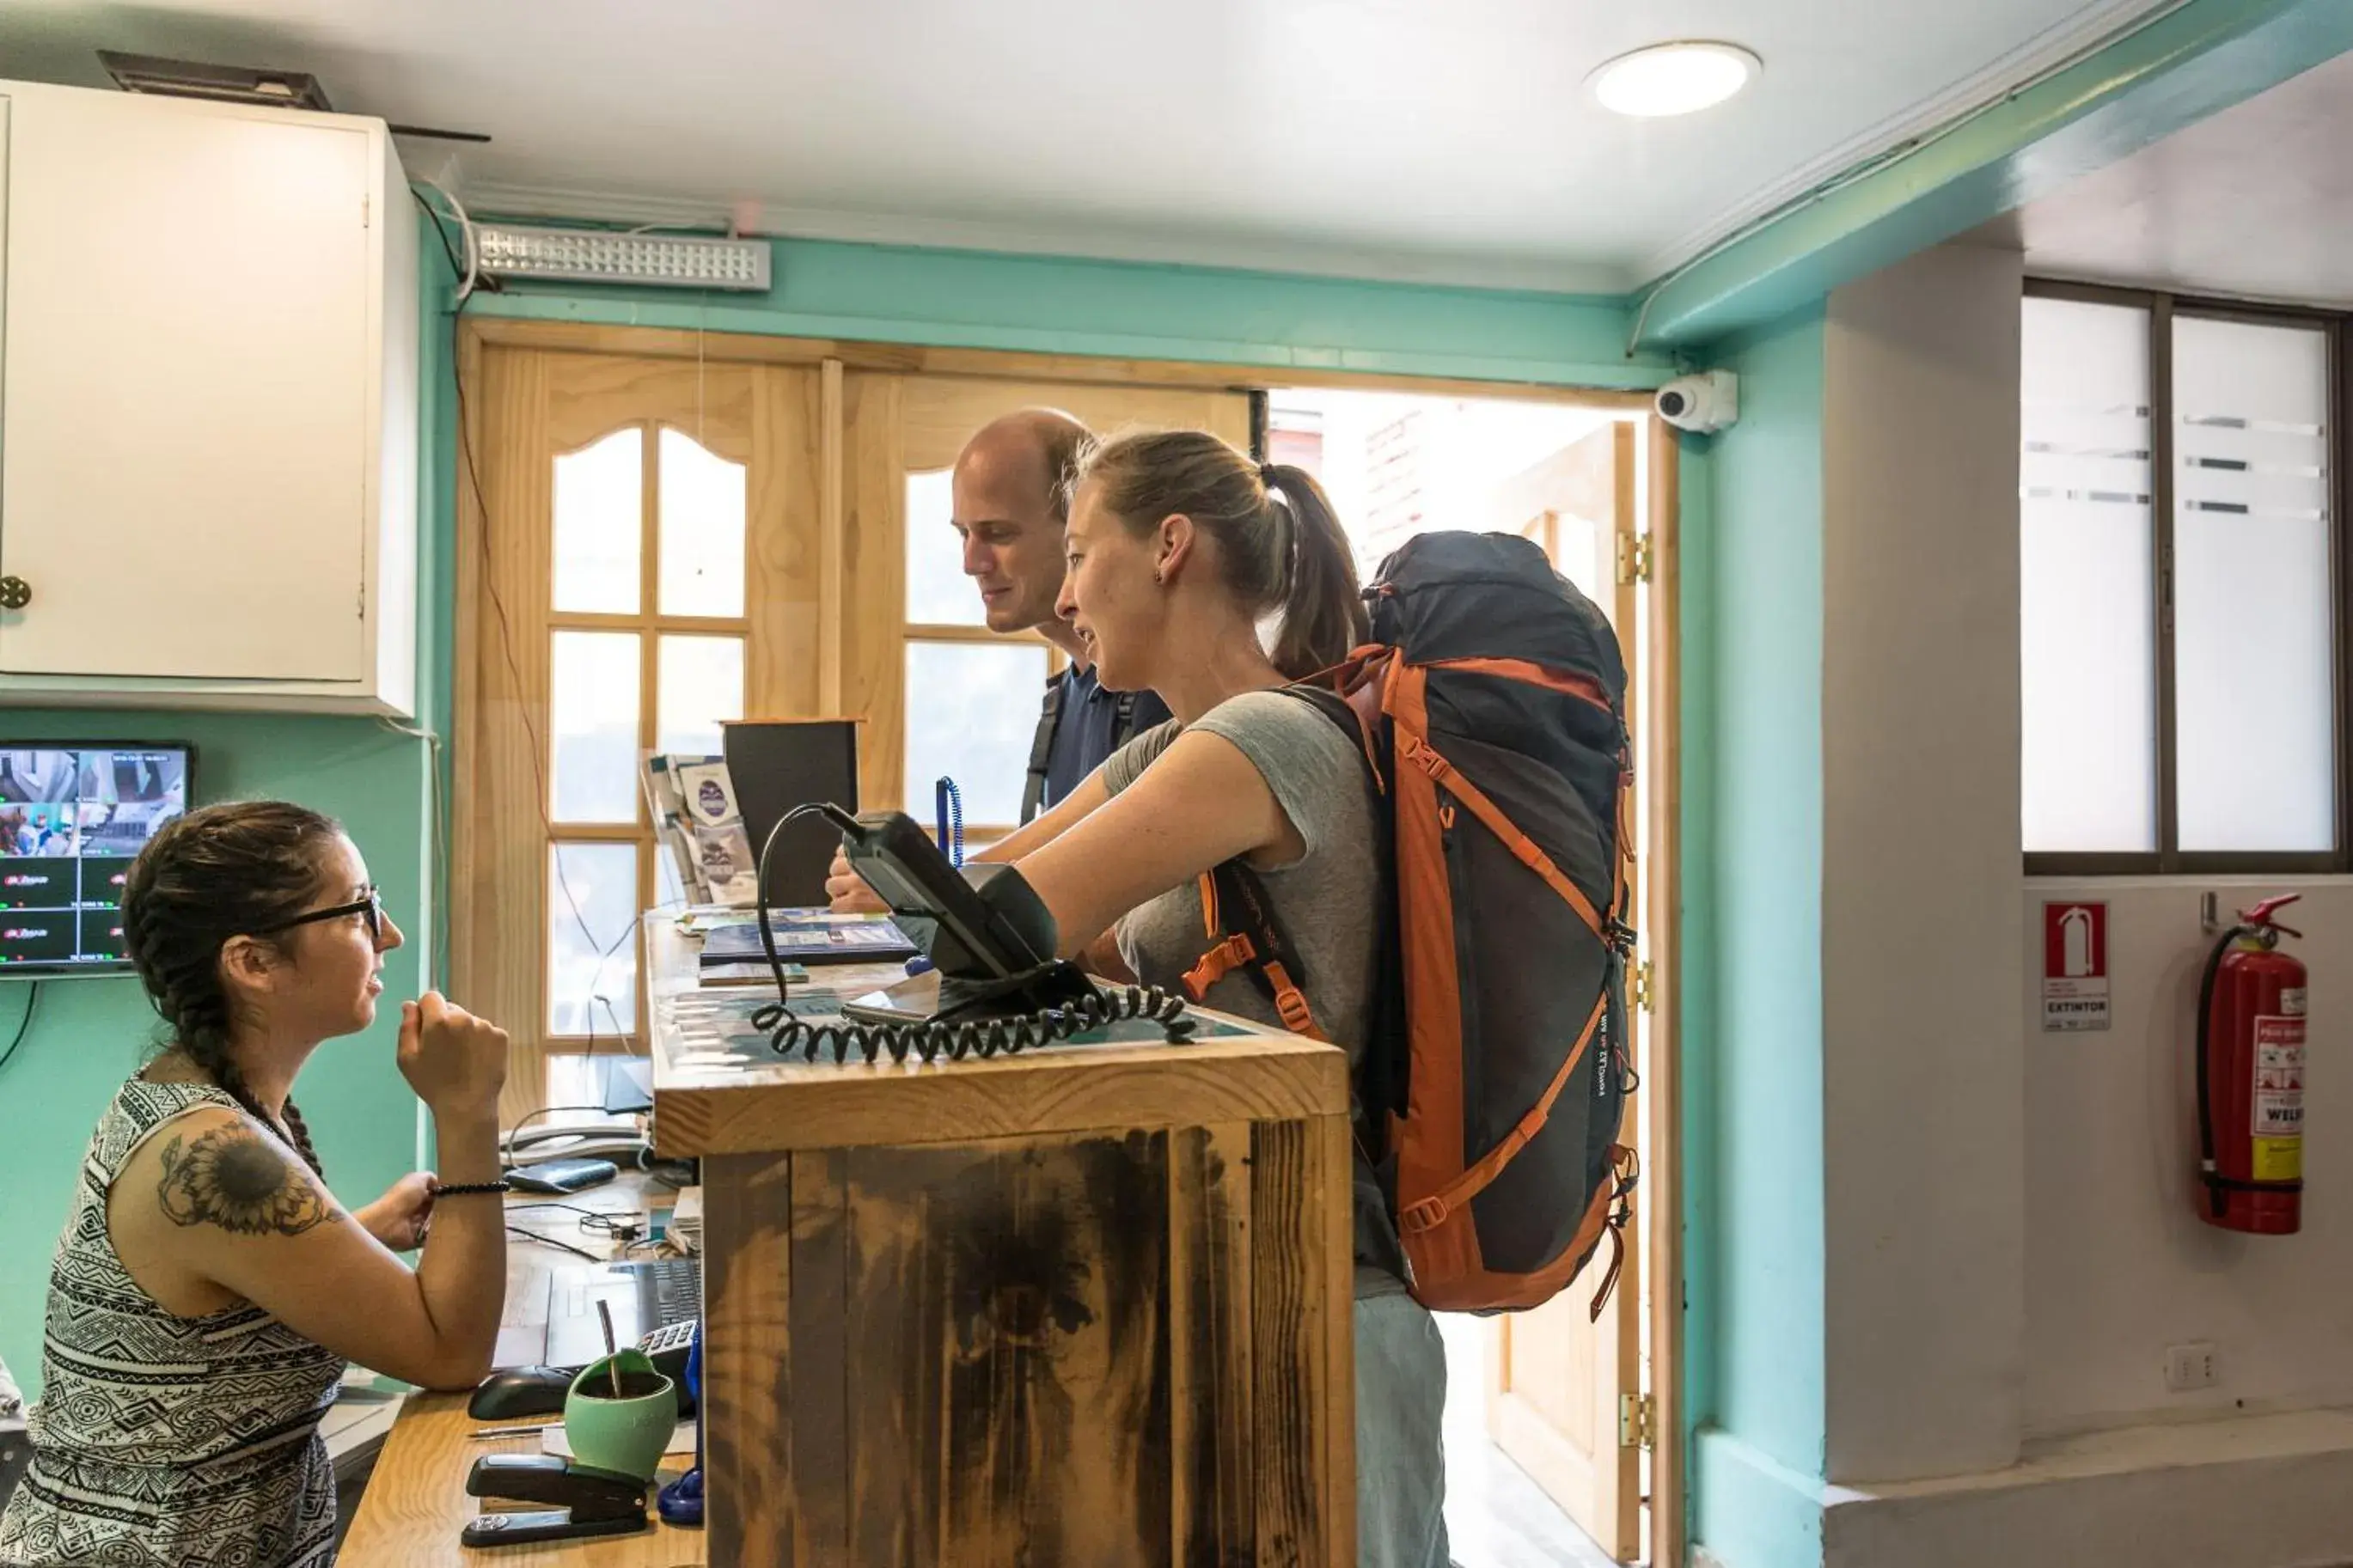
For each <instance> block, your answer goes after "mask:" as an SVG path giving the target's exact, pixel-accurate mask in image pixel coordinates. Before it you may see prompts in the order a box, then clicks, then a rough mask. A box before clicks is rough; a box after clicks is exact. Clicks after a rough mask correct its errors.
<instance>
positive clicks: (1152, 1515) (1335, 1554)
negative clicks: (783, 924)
mask: <svg viewBox="0 0 2353 1568" xmlns="http://www.w3.org/2000/svg"><path fill="white" fill-rule="evenodd" d="M646 939H647V949H648V954H649V961H650V962H649V973H650V974H651V975H652V977H653V993H654V994H653V997H652V1006H651V1013H652V1016H653V1019H654V1028H653V1052H654V1105H655V1111H654V1118H655V1143H656V1148H657V1150H658V1152H660V1153H662V1154H664V1155H673V1156H688V1155H692V1156H696V1157H699V1158H700V1159H702V1162H703V1165H702V1187H703V1204H704V1219H703V1252H704V1258H705V1262H704V1266H703V1267H704V1275H703V1298H704V1314H705V1329H704V1333H705V1338H704V1353H705V1357H706V1362H705V1367H706V1372H705V1376H706V1388H705V1400H706V1402H707V1422H706V1445H707V1467H708V1468H707V1479H708V1485H709V1494H708V1495H709V1499H710V1501H709V1536H710V1538H709V1552H710V1561H711V1563H712V1564H714V1565H717V1568H729V1565H733V1564H767V1563H778V1564H782V1563H790V1564H794V1565H795V1568H824V1565H829V1564H837V1563H843V1564H848V1563H855V1564H860V1565H861V1568H863V1565H866V1564H878V1563H893V1564H895V1563H925V1564H930V1563H941V1564H948V1563H956V1564H963V1563H972V1564H982V1563H1067V1564H1095V1563H1103V1564H1113V1563H1116V1564H1131V1563H1133V1564H1148V1563H1220V1564H1226V1563H1261V1564H1267V1565H1270V1568H1271V1565H1274V1564H1283V1565H1290V1564H1303V1563H1313V1564H1329V1565H1331V1568H1345V1565H1347V1564H1352V1563H1354V1562H1355V1561H1356V1540H1355V1537H1356V1481H1355V1453H1354V1427H1353V1404H1354V1400H1353V1367H1352V1363H1351V1359H1350V1346H1349V1302H1350V1296H1351V1280H1352V1275H1353V1269H1352V1266H1351V1261H1350V1258H1351V1237H1350V1231H1349V1131H1348V1120H1347V1115H1348V1084H1347V1068H1346V1061H1345V1058H1344V1057H1343V1055H1342V1054H1341V1052H1340V1051H1339V1050H1337V1049H1336V1048H1335V1047H1331V1046H1327V1045H1322V1044H1318V1043H1315V1042H1313V1041H1308V1040H1303V1039H1301V1038H1299V1037H1295V1036H1292V1035H1286V1034H1280V1033H1271V1032H1268V1031H1264V1030H1261V1029H1258V1028H1256V1027H1255V1026H1249V1025H1244V1024H1240V1022H1239V1021H1238V1020H1233V1019H1228V1018H1221V1017H1219V1016H1217V1015H1203V1017H1204V1018H1205V1019H1207V1020H1210V1021H1211V1026H1212V1027H1216V1026H1225V1032H1221V1033H1215V1034H1209V1035H1208V1037H1204V1038H1201V1039H1199V1040H1198V1041H1197V1042H1195V1043H1193V1044H1189V1045H1167V1044H1163V1043H1159V1042H1157V1041H1153V1042H1150V1043H1136V1044H1121V1045H1098V1046H1063V1047H1053V1048H1050V1049H1046V1050H1040V1051H1033V1052H1028V1053H1024V1054H1022V1055H1019V1056H1014V1057H1000V1058H996V1059H993V1060H988V1061H981V1060H976V1059H967V1060H965V1061H963V1062H957V1063H950V1062H946V1061H942V1062H939V1063H936V1064H933V1065H928V1066H923V1065H913V1064H910V1065H904V1066H902V1065H899V1064H895V1063H892V1062H891V1061H890V1060H889V1059H888V1058H884V1059H883V1060H882V1061H881V1063H880V1064H877V1065H871V1066H870V1065H868V1064H866V1063H865V1062H863V1061H860V1060H858V1059H857V1058H854V1057H853V1058H852V1059H851V1060H850V1062H849V1063H848V1064H846V1065H839V1066H837V1065H834V1064H833V1063H832V1062H830V1060H827V1061H824V1062H821V1063H820V1064H818V1065H810V1064H808V1063H806V1062H803V1061H802V1060H800V1059H799V1058H797V1057H796V1058H791V1059H789V1060H787V1059H786V1058H781V1057H778V1056H777V1055H776V1053H775V1052H774V1051H773V1050H771V1049H769V1048H768V1047H767V1045H766V1043H765V1040H755V1039H754V1038H753V1037H751V1036H750V1035H749V1034H748V1033H747V1032H746V1030H745V1029H744V1026H742V1025H741V1023H740V1013H741V1010H742V1008H743V1007H746V1006H748V1005H749V1004H750V1003H751V1002H753V1001H754V1000H757V999H758V998H759V997H760V996H761V995H762V994H763V993H761V992H758V991H755V990H753V989H750V988H739V987H725V988H720V987H712V988H708V989H705V988H702V987H701V986H700V984H699V973H698V963H697V959H698V954H697V952H696V951H695V950H696V942H695V939H693V938H691V937H688V936H685V935H682V934H681V932H680V931H679V930H678V929H677V925H676V922H675V921H674V920H673V919H671V918H670V917H669V916H665V915H659V914H656V915H649V917H648V918H647V922H646ZM812 973H813V978H814V982H815V983H816V984H820V985H828V986H836V987H839V986H840V985H841V984H844V983H845V982H849V983H852V984H861V985H863V984H872V983H874V982H875V981H877V980H888V979H894V978H898V970H897V966H895V965H892V966H889V968H888V969H887V970H884V971H881V972H879V973H878V972H876V971H873V970H867V971H862V972H848V973H846V972H844V971H840V970H830V971H829V970H828V969H824V968H820V969H818V970H815V971H813V972H812ZM767 994H772V993H767ZM723 997H740V998H741V999H742V1003H741V1004H740V1005H738V1004H734V1003H730V1002H724V1001H721V1000H719V999H720V998H723ZM1205 1033H1206V1031H1205Z"/></svg>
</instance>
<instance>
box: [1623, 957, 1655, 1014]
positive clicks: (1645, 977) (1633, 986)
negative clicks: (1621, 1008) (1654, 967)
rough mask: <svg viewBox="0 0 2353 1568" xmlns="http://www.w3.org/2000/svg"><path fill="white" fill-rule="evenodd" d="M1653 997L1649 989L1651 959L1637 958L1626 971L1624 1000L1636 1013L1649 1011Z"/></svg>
mask: <svg viewBox="0 0 2353 1568" xmlns="http://www.w3.org/2000/svg"><path fill="white" fill-rule="evenodd" d="M1654 1000H1655V997H1654V994H1653V993H1652V990H1651V961H1650V960H1649V959H1647V958H1643V959H1637V960H1636V961H1635V963H1634V967H1633V968H1631V969H1630V970H1628V971H1627V972H1626V1002H1627V1005H1629V1006H1630V1007H1632V1008H1633V1009H1634V1011H1636V1012H1637V1013H1647V1012H1649V1011H1651V1006H1652V1005H1653V1003H1654Z"/></svg>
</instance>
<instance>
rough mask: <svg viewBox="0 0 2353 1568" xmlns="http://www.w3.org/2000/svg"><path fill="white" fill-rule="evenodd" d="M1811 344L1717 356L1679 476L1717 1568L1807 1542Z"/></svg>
mask: <svg viewBox="0 0 2353 1568" xmlns="http://www.w3.org/2000/svg"><path fill="white" fill-rule="evenodd" d="M1823 352H1824V342H1823V328H1822V319H1821V316H1820V312H1819V311H1811V312H1807V313H1804V314H1802V315H1800V316H1798V317H1795V318H1793V319H1791V320H1790V321H1786V322H1783V323H1779V324H1778V325H1776V326H1775V327H1773V328H1771V329H1768V330H1767V331H1766V332H1764V333H1762V334H1760V335H1758V336H1757V337H1756V338H1754V339H1752V340H1750V341H1748V342H1746V343H1743V344H1739V345H1736V346H1734V347H1732V348H1730V349H1727V350H1726V351H1725V353H1722V354H1720V355H1719V356H1717V361H1716V362H1717V363H1727V364H1729V365H1730V367H1731V368H1733V369H1734V370H1736V371H1737V372H1738V373H1739V374H1740V377H1741V388H1740V392H1741V410H1740V422H1739V423H1738V424H1737V425H1736V426H1734V427H1733V428H1732V429H1730V430H1728V431H1726V432H1725V433H1724V434H1723V435H1720V436H1716V437H1711V438H1708V439H1707V440H1706V441H1705V442H1704V443H1697V442H1695V443H1694V452H1693V454H1692V456H1691V457H1690V458H1687V459H1686V461H1687V468H1688V470H1695V475H1694V473H1691V472H1688V471H1687V478H1695V480H1696V482H1692V483H1690V484H1689V485H1688V486H1687V488H1686V489H1684V491H1683V494H1684V495H1685V496H1687V497H1689V498H1691V500H1690V501H1689V502H1688V503H1687V505H1686V507H1685V510H1684V516H1683V527H1684V530H1685V539H1684V584H1685V586H1684V602H1685V606H1686V613H1685V619H1684V627H1685V630H1684V637H1685V644H1684V658H1685V665H1684V668H1685V671H1686V676H1685V701H1686V704H1687V708H1686V721H1685V736H1686V739H1685V742H1684V744H1685V778H1684V789H1685V797H1684V800H1685V804H1684V820H1685V831H1686V834H1687V836H1688V837H1687V843H1686V849H1685V854H1686V860H1685V865H1686V873H1685V874H1686V877H1687V879H1688V880H1687V882H1686V885H1685V889H1684V900H1685V907H1686V910H1687V914H1686V920H1687V921H1688V924H1687V926H1686V937H1687V941H1688V943H1689V947H1688V951H1687V955H1686V965H1685V976H1686V979H1685V986H1686V989H1685V992H1684V1005H1685V1009H1686V1013H1685V1016H1686V1018H1687V1020H1688V1029H1687V1033H1686V1035H1685V1041H1684V1048H1685V1052H1686V1058H1685V1060H1686V1069H1685V1079H1684V1081H1685V1084H1686V1085H1687V1089H1686V1093H1687V1097H1688V1098H1687V1100H1686V1105H1685V1126H1686V1129H1687V1131H1688V1132H1689V1143H1688V1152H1687V1155H1686V1160H1687V1165H1686V1171H1687V1176H1686V1179H1687V1181H1688V1183H1689V1185H1690V1196H1689V1200H1688V1205H1687V1215H1688V1223H1689V1230H1688V1232H1687V1235H1688V1239H1689V1246H1688V1247H1687V1253H1686V1263H1685V1267H1686V1270H1687V1274H1688V1285H1687V1290H1686V1298H1687V1300H1688V1301H1689V1303H1690V1305H1689V1309H1688V1310H1689V1317H1688V1319H1687V1323H1686V1384H1685V1387H1686V1391H1687V1395H1688V1398H1689V1402H1690V1408H1691V1413H1692V1420H1693V1424H1694V1427H1695V1429H1696V1430H1695V1436H1694V1487H1693V1497H1694V1515H1693V1520H1692V1525H1693V1531H1694V1539H1695V1540H1697V1541H1698V1542H1701V1543H1702V1544H1704V1545H1706V1546H1707V1547H1708V1548H1709V1549H1710V1550H1711V1551H1713V1552H1715V1553H1716V1555H1717V1556H1718V1557H1719V1558H1720V1559H1721V1560H1722V1561H1724V1562H1725V1563H1727V1564H1730V1565H1731V1568H1797V1565H1798V1564H1801V1563H1818V1562H1819V1561H1820V1510H1819V1508H1818V1507H1816V1506H1814V1505H1813V1504H1812V1503H1811V1501H1810V1499H1811V1498H1812V1497H1813V1495H1814V1494H1815V1493H1816V1492H1817V1491H1818V1489H1819V1487H1820V1476H1821V1474H1822V1455H1823V1439H1824V1427H1823V1420H1824V1399H1823V1342H1822V1321H1823V1316H1822V1307H1823V1299H1822V1287H1823V1234H1822V1169H1823V1165H1822V1142H1821V1139H1822V1076H1821V1074H1822V1034H1821V1020H1822V1011H1821V869H1822V749H1821V748H1822V728H1821V689H1822V685H1821V676H1822V445H1821V437H1822V365H1823Z"/></svg>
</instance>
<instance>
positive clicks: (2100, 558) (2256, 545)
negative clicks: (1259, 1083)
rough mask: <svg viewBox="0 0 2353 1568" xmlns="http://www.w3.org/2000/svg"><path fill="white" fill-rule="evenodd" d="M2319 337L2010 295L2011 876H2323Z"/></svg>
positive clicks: (2329, 421) (2091, 295)
mask: <svg viewBox="0 0 2353 1568" xmlns="http://www.w3.org/2000/svg"><path fill="white" fill-rule="evenodd" d="M2338 335H2339V326H2338V323H2337V321H2335V320H2334V319H2331V318H2328V317H2324V316H2318V315H2314V314H2308V313H2293V312H2284V311H2280V312H2273V311H2253V310H2244V309H2240V308H2236V307H2223V306H2208V305H2203V304H2196V303H2192V302H2189V301H2186V300H2175V299H2173V298H2171V297H2168V296H2166V295H2161V294H2139V293H2123V292H2116V291H2107V290H2093V289H2073V288H2068V289H2061V288H2057V287H2048V288H2037V289H2034V290H2032V291H2031V292H2030V294H2029V296H2028V298H2027V300H2025V303H2024V308H2023V318H2022V321H2021V363H2020V384H2021V385H2020V391H2021V442H2022V450H2021V454H2020V475H2019V478H2020V487H2019V488H2020V515H2019V526H2020V568H2021V605H2020V609H2021V655H2022V672H2021V685H2022V690H2021V699H2022V702H2021V718H2022V727H2021V742H2022V747H2023V757H2022V763H2023V766H2022V779H2021V786H2022V787H2021V815H2022V826H2023V828H2024V839H2025V848H2026V852H2027V857H2028V862H2029V869H2030V870H2049V871H2069V870H2084V871H2168V870H2184V871H2189V870H2223V869H2230V868H2244V869H2249V870H2255V869H2275V870H2287V869H2311V870H2329V869H2340V868H2343V867H2344V863H2345V854H2344V850H2345V841H2346V835H2345V832H2344V828H2343V810H2342V805H2341V803H2340V795H2341V793H2342V792H2341V787H2340V780H2341V777H2342V775H2343V771H2344V770H2343V765H2342V760H2341V758H2342V747H2343V726H2342V725H2341V724H2340V722H2339V719H2338V712H2339V702H2340V693H2341V688H2342V685H2343V681H2342V678H2341V670H2340V666H2341V658H2340V653H2339V647H2338V644H2339V637H2340V634H2339V624H2340V619H2341V616H2340V607H2341V605H2343V603H2344V594H2343V591H2342V580H2343V574H2342V571H2341V567H2340V555H2341V552H2340V549H2339V545H2338V535H2337V505H2336V502H2335V491H2336V484H2337V462H2336V460H2335V459H2336V447H2337V440H2338V437H2337V422H2336V419H2335V405H2336V385H2337V338H2338Z"/></svg>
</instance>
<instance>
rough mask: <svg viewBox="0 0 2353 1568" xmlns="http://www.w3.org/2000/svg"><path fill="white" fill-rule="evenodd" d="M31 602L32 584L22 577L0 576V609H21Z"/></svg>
mask: <svg viewBox="0 0 2353 1568" xmlns="http://www.w3.org/2000/svg"><path fill="white" fill-rule="evenodd" d="M32 602H33V585H32V584H30V583H27V582H26V581H25V580H24V579H23V578H22V577H0V610H21V609H23V608H24V607H25V606H26V605H29V604H31V603H32Z"/></svg>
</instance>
